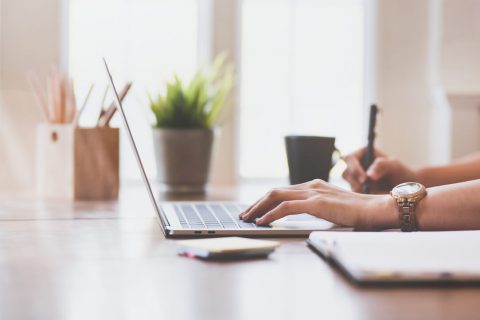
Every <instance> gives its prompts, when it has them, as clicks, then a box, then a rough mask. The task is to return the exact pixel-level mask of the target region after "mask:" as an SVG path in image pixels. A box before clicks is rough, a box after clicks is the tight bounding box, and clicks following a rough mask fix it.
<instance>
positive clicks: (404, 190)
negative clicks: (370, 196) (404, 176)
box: [390, 182, 427, 232]
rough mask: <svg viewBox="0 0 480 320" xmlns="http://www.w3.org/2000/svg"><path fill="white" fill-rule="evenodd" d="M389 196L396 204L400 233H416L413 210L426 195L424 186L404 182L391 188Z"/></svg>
mask: <svg viewBox="0 0 480 320" xmlns="http://www.w3.org/2000/svg"><path fill="white" fill-rule="evenodd" d="M390 194H391V195H392V197H393V199H395V201H396V202H397V206H398V211H399V219H400V227H401V229H402V231H405V232H410V231H417V221H416V217H415V208H416V207H417V204H418V203H419V202H420V201H421V200H422V199H423V198H425V196H426V195H427V189H425V186H423V185H422V184H420V183H417V182H405V183H401V184H399V185H398V186H396V187H395V188H393V189H392V191H391V192H390Z"/></svg>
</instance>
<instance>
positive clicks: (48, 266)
mask: <svg viewBox="0 0 480 320" xmlns="http://www.w3.org/2000/svg"><path fill="white" fill-rule="evenodd" d="M248 190H250V191H248V192H245V193H242V189H241V190H240V191H239V192H233V193H232V192H231V191H230V190H219V191H217V192H214V193H211V194H210V195H209V198H211V199H215V200H217V199H223V200H225V199H232V198H237V199H238V198H239V199H243V200H247V201H251V200H253V199H255V198H256V197H258V196H260V195H261V194H262V193H263V192H264V191H265V189H264V188H257V189H254V188H253V189H252V188H249V189H248ZM281 242H282V246H281V247H280V248H279V249H278V250H277V251H276V252H275V253H274V254H272V255H271V256H270V258H269V259H263V260H250V261H240V262H204V261H198V260H193V259H188V258H184V257H180V256H177V254H176V249H175V240H169V239H165V238H164V237H163V235H162V233H161V231H160V227H159V224H158V221H157V220H156V217H155V215H154V211H153V209H152V207H151V205H150V203H149V202H148V199H147V197H146V194H145V192H144V189H143V188H142V186H141V185H138V186H135V187H130V188H124V189H123V190H122V193H121V198H120V201H119V202H91V203H87V202H78V203H70V202H67V201H49V202H45V201H39V200H33V199H26V198H21V197H1V198H0V319H48V320H53V319H195V320H199V319H208V320H213V319H222V320H224V319H229V320H234V319H278V320H280V319H312V318H323V319H369V320H370V319H479V318H480V288H472V287H470V288H469V287H464V288H458V287H457V288H451V287H450V288H448V287H415V288H411V287H410V288H361V287H357V286H355V285H353V284H351V283H350V282H348V281H347V280H346V279H345V278H344V277H343V275H342V274H340V273H339V272H338V271H336V270H335V269H333V268H332V267H331V266H330V265H328V264H327V263H326V262H325V261H323V260H322V259H321V258H319V257H318V256H317V255H315V254H314V253H313V252H312V251H311V250H310V249H309V248H308V247H306V245H305V243H304V240H303V239H285V240H281Z"/></svg>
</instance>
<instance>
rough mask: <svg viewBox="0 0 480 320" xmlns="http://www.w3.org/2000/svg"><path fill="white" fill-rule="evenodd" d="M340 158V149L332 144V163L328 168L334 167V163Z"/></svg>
mask: <svg viewBox="0 0 480 320" xmlns="http://www.w3.org/2000/svg"><path fill="white" fill-rule="evenodd" d="M340 159H342V153H341V152H340V150H339V149H338V148H337V147H336V146H334V147H333V153H332V165H331V166H330V170H331V169H332V168H333V167H335V165H336V164H337V163H338V161H339V160H340Z"/></svg>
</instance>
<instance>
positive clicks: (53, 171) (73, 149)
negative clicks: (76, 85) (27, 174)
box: [36, 123, 119, 200]
mask: <svg viewBox="0 0 480 320" xmlns="http://www.w3.org/2000/svg"><path fill="white" fill-rule="evenodd" d="M36 138H37V141H36V147H37V150H36V155H37V159H36V187H37V193H38V194H39V195H40V196H42V197H46V198H67V199H73V200H104V199H105V200H106V199H116V198H117V197H118V189H119V131H118V129H116V128H109V127H104V128H78V127H74V126H73V125H71V124H46V123H45V124H39V125H38V126H37V137H36Z"/></svg>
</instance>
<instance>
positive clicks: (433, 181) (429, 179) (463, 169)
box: [415, 153, 480, 187]
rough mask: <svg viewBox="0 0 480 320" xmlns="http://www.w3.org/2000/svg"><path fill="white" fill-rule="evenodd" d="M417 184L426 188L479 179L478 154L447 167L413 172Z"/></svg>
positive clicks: (425, 168) (479, 163)
mask: <svg viewBox="0 0 480 320" xmlns="http://www.w3.org/2000/svg"><path fill="white" fill-rule="evenodd" d="M415 175H416V176H417V182H420V183H422V184H424V185H425V186H427V187H433V186H440V185H444V184H451V183H457V182H463V181H468V180H474V179H480V153H476V154H473V155H470V156H468V157H465V158H462V159H459V160H457V161H454V162H452V163H451V164H449V165H444V166H431V167H424V168H419V169H417V170H415Z"/></svg>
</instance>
